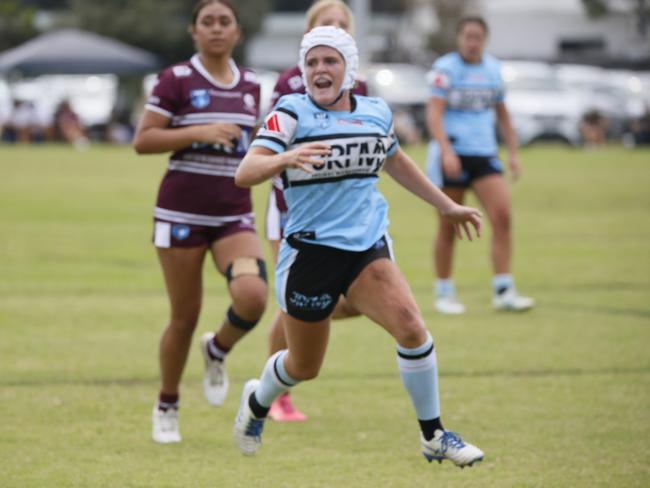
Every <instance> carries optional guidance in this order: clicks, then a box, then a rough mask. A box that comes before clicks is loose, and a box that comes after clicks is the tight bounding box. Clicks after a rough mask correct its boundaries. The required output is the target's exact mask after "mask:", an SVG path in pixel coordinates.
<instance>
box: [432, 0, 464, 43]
mask: <svg viewBox="0 0 650 488" xmlns="http://www.w3.org/2000/svg"><path fill="white" fill-rule="evenodd" d="M433 5H434V8H435V10H436V15H437V16H438V22H439V25H440V28H439V29H438V31H437V32H435V33H434V34H432V35H431V36H430V38H429V46H430V47H431V48H432V49H433V50H434V51H436V52H437V53H439V54H444V53H448V52H450V51H454V50H455V49H456V28H457V26H458V22H459V21H460V19H461V18H462V17H463V15H465V12H466V10H467V7H468V5H469V0H434V3H433Z"/></svg>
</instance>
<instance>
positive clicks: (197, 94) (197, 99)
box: [190, 90, 210, 108]
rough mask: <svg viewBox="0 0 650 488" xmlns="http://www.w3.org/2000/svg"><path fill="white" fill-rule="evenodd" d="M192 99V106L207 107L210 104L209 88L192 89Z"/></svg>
mask: <svg viewBox="0 0 650 488" xmlns="http://www.w3.org/2000/svg"><path fill="white" fill-rule="evenodd" d="M190 100H191V101H192V107H194V108H205V107H207V106H208V105H210V93H209V92H208V90H192V91H190Z"/></svg>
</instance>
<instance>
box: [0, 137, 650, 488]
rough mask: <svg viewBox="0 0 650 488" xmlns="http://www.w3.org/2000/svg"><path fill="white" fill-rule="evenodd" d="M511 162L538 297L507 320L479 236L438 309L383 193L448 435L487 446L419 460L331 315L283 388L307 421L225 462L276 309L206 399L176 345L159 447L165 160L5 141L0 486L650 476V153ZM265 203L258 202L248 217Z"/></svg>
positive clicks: (420, 228)
mask: <svg viewBox="0 0 650 488" xmlns="http://www.w3.org/2000/svg"><path fill="white" fill-rule="evenodd" d="M411 152H412V154H413V155H414V156H415V157H416V158H417V159H418V160H419V161H421V160H422V159H423V154H424V153H423V148H412V149H411ZM521 158H522V161H523V163H524V169H525V175H524V179H523V181H521V182H520V183H518V184H517V185H515V186H514V188H513V199H514V219H515V249H516V257H515V270H516V276H517V279H518V283H519V287H520V289H521V290H522V291H523V292H525V293H526V294H530V295H532V296H534V297H535V298H536V299H537V302H538V306H537V308H536V309H535V310H534V311H532V312H531V313H528V314H524V315H503V314H496V313H494V312H492V311H491V310H490V306H489V302H490V275H491V273H490V267H489V260H488V244H489V232H486V235H485V237H484V238H483V239H482V240H481V241H480V242H476V243H472V244H469V243H467V242H463V243H461V244H460V245H459V248H458V252H457V256H456V257H457V261H456V279H457V286H458V288H459V291H460V293H461V296H462V298H463V300H464V301H465V303H466V305H467V306H468V308H469V312H468V313H467V314H466V315H465V316H463V317H460V318H447V317H440V316H436V315H435V314H434V313H433V312H432V307H431V302H432V300H431V282H432V277H431V271H430V242H431V238H432V236H433V234H434V230H435V225H436V223H435V218H434V214H433V211H432V210H431V209H429V208H427V207H426V205H425V204H423V203H421V202H419V201H418V200H416V199H415V198H414V197H411V196H409V195H408V194H407V193H406V192H405V191H404V190H402V189H400V188H399V187H397V186H396V185H395V184H394V183H392V182H391V181H390V180H389V179H388V177H384V178H383V181H382V183H381V186H382V189H383V190H384V192H385V194H386V196H387V198H388V200H389V202H390V203H391V222H392V224H391V234H392V236H393V239H394V241H395V250H396V255H397V260H398V263H399V265H400V266H401V268H402V270H403V271H404V273H405V274H406V276H407V278H408V279H409V282H410V283H411V285H412V288H413V291H414V293H415V295H416V298H417V300H418V303H419V304H420V306H421V309H422V312H423V314H424V316H425V319H426V321H427V323H428V325H429V329H430V330H431V332H432V334H433V336H434V339H435V341H436V345H437V348H438V358H439V366H440V371H441V378H440V381H441V393H442V407H443V419H444V421H445V425H447V426H448V427H449V428H452V429H453V430H457V431H460V432H461V433H462V434H463V435H464V436H465V437H466V438H467V439H468V440H470V441H471V442H474V443H476V444H477V445H479V446H480V447H482V448H483V449H484V450H485V452H486V459H485V462H483V463H482V465H479V466H478V467H474V468H472V469H470V470H468V469H465V470H462V471H461V470H459V469H457V468H455V467H453V466H452V465H451V464H449V463H444V464H443V465H438V464H434V465H429V464H428V463H426V462H425V460H424V458H422V457H421V456H420V454H419V452H418V447H419V445H418V438H417V436H418V433H417V424H416V423H415V420H414V415H413V412H412V408H411V406H410V404H409V402H408V399H407V396H406V394H405V393H404V391H403V390H402V387H401V385H400V382H399V375H398V372H397V368H396V364H395V357H394V344H393V341H392V340H391V339H390V337H388V336H387V335H386V334H385V333H384V332H382V331H381V330H380V329H379V328H378V327H376V326H374V325H372V324H371V323H370V322H369V321H367V320H365V319H355V320H350V321H347V322H340V323H337V324H335V325H334V327H333V329H332V338H331V342H330V348H329V353H328V356H327V358H326V362H325V365H324V368H323V371H322V374H321V377H320V378H318V379H317V380H316V381H314V382H309V383H306V384H304V385H301V386H300V387H299V388H298V389H297V391H296V392H295V399H296V402H297V403H298V404H299V406H300V407H301V408H302V409H304V411H305V412H307V413H308V414H309V416H310V420H309V421H308V422H307V423H305V424H300V425H280V424H274V423H268V425H267V428H266V431H265V437H264V441H265V444H264V447H263V449H262V450H261V451H260V453H259V455H258V456H257V457H255V458H253V459H248V458H244V457H242V456H241V455H240V454H239V453H238V451H237V449H236V448H235V447H234V445H233V442H232V440H231V425H232V420H233V417H234V415H235V411H236V408H237V402H238V396H239V392H240V389H241V386H242V383H243V382H244V381H245V380H246V379H247V378H249V377H251V376H256V375H258V374H259V371H260V369H261V367H262V366H263V364H264V361H265V356H266V350H267V346H266V332H267V328H268V321H269V319H270V317H271V314H272V312H273V311H274V310H275V305H274V304H272V305H271V306H270V307H269V310H268V311H267V313H266V315H265V319H264V320H263V322H262V324H261V325H260V326H259V327H258V329H256V330H255V331H254V332H253V333H252V334H251V336H250V337H249V338H248V339H247V340H245V341H244V342H242V343H241V345H238V346H237V348H236V350H235V353H234V354H233V355H232V357H231V358H230V359H229V371H230V375H231V381H232V391H231V395H230V396H229V398H228V399H227V401H226V404H225V405H224V406H223V407H222V408H221V409H213V408H210V407H209V406H208V405H207V404H206V403H205V401H204V400H203V398H202V392H201V360H200V356H199V354H198V350H197V349H196V347H195V348H194V349H193V351H192V354H191V356H190V359H189V362H188V365H187V369H186V374H185V378H184V381H183V390H182V393H183V407H182V420H181V426H182V432H183V436H184V441H183V442H182V443H181V444H180V445H174V446H159V445H155V444H154V443H153V442H152V441H151V440H150V418H149V417H150V410H151V407H152V405H153V402H154V398H155V395H156V392H157V387H158V379H157V377H158V371H157V343H158V338H159V335H160V332H161V330H162V328H163V326H164V324H165V320H166V314H167V301H166V296H165V292H164V288H163V283H162V277H161V274H160V270H159V267H158V263H157V261H156V258H155V253H154V251H153V248H152V246H151V244H150V235H151V209H152V207H153V203H154V198H155V193H156V190H157V185H158V182H159V179H160V177H161V175H162V173H163V170H164V160H165V158H164V157H163V156H157V157H146V158H145V157H137V156H135V155H134V154H133V153H132V152H131V151H130V150H129V149H128V148H111V147H94V148H92V149H91V150H89V151H87V152H83V153H78V152H75V151H73V150H71V149H68V148H65V147H57V146H50V147H33V148H18V147H7V146H0V171H1V176H0V486H2V487H20V488H23V487H41V486H48V487H50V486H51V487H63V486H65V487H72V486H75V487H126V486H174V487H207V486H211V487H212V486H215V487H216V486H218V487H230V486H244V487H247V488H249V487H257V486H267V487H285V486H286V487H325V486H331V487H365V486H371V487H407V486H472V487H474V486H484V487H533V486H535V487H536V486H539V487H549V486H551V487H552V486H563V487H564V486H571V487H575V486H584V487H593V486H625V487H628V486H639V487H641V486H648V485H650V354H648V344H650V246H649V244H648V242H649V241H650V225H649V218H648V215H649V214H650V196H649V195H650V194H649V193H648V188H649V187H650V152H648V151H647V150H646V151H629V152H628V151H624V150H622V149H620V148H616V147H613V148H608V149H605V150H602V151H597V152H583V151H580V150H570V149H566V148H563V147H555V146H550V147H537V148H533V149H526V150H524V151H522V155H521ZM266 192H267V187H266V186H264V187H260V188H258V189H256V192H255V201H256V210H257V213H258V215H260V216H261V215H262V213H263V210H264V199H265V196H266ZM470 201H471V200H470ZM205 278H206V290H205V293H206V298H205V306H204V310H203V314H202V317H201V323H200V325H199V331H201V332H202V331H204V330H209V329H214V328H215V326H216V325H217V323H218V322H219V321H220V320H221V317H222V316H223V313H224V310H225V308H226V306H227V303H228V300H227V296H226V292H225V285H224V282H223V279H221V278H220V277H219V276H217V274H216V272H215V271H214V270H213V269H212V268H210V267H206V269H205ZM197 338H198V335H197ZM195 342H196V341H195ZM195 346H196V344H195Z"/></svg>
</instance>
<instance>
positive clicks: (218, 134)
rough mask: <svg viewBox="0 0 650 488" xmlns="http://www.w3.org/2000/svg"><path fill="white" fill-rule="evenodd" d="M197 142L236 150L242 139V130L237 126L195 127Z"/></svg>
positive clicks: (207, 125)
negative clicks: (238, 142)
mask: <svg viewBox="0 0 650 488" xmlns="http://www.w3.org/2000/svg"><path fill="white" fill-rule="evenodd" d="M194 130H195V135H194V137H195V139H196V142H203V143H206V144H215V145H222V146H223V147H225V148H228V149H234V147H235V145H236V144H237V141H238V140H239V138H240V137H241V128H240V127H239V126H238V125H236V124H223V123H218V124H205V125H196V126H194Z"/></svg>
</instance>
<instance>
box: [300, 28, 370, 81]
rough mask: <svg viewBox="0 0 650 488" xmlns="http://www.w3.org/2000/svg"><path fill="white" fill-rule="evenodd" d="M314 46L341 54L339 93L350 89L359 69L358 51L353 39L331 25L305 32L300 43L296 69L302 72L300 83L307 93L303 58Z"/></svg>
mask: <svg viewBox="0 0 650 488" xmlns="http://www.w3.org/2000/svg"><path fill="white" fill-rule="evenodd" d="M316 46H328V47H331V48H333V49H336V50H337V51H338V52H339V53H341V56H343V59H344V60H345V75H344V76H343V83H342V84H341V91H343V90H347V89H350V88H352V87H353V86H354V81H355V79H356V77H357V70H358V69H359V51H358V50H357V43H356V42H355V41H354V38H353V37H352V36H351V35H350V34H348V33H347V32H345V31H344V30H343V29H340V28H338V27H334V26H332V25H324V26H320V27H314V28H313V29H312V30H310V31H309V32H307V33H306V34H305V35H304V36H303V38H302V42H301V43H300V59H299V60H298V67H299V68H300V71H301V72H302V81H303V83H304V85H305V89H306V90H307V93H310V90H309V85H307V77H306V76H305V58H306V57H307V53H308V52H309V51H310V50H311V49H313V48H315V47H316ZM310 94H311V93H310Z"/></svg>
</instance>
